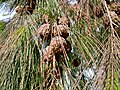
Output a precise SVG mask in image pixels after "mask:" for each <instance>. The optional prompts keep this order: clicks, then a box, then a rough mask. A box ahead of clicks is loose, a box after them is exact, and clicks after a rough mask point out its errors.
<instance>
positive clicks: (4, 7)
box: [0, 2, 16, 22]
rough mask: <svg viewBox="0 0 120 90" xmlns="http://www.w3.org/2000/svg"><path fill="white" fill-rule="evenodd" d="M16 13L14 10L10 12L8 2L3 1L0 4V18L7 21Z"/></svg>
mask: <svg viewBox="0 0 120 90" xmlns="http://www.w3.org/2000/svg"><path fill="white" fill-rule="evenodd" d="M15 14H16V12H15V10H14V11H11V12H10V7H9V4H8V3H6V2H4V3H2V4H1V5H0V20H3V21H5V22H8V21H9V20H10V19H12V18H13V16H14V15H15Z"/></svg>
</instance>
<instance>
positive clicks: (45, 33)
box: [36, 24, 51, 40]
mask: <svg viewBox="0 0 120 90" xmlns="http://www.w3.org/2000/svg"><path fill="white" fill-rule="evenodd" d="M49 27H50V24H43V25H41V26H40V27H39V29H38V30H37V32H36V33H37V34H40V37H41V38H42V40H46V39H47V40H48V39H49V38H50V37H51V36H50V29H49Z"/></svg>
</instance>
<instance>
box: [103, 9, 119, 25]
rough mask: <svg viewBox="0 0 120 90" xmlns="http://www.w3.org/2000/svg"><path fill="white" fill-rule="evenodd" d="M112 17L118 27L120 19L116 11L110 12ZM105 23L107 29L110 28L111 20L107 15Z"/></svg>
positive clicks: (104, 18) (104, 19)
mask: <svg viewBox="0 0 120 90" xmlns="http://www.w3.org/2000/svg"><path fill="white" fill-rule="evenodd" d="M110 17H111V18H112V22H113V23H115V24H116V25H119V24H120V19H119V17H118V15H117V14H116V13H115V12H114V11H110ZM103 22H104V25H105V27H108V26H110V20H109V17H108V15H107V13H106V14H105V15H104V17H103Z"/></svg>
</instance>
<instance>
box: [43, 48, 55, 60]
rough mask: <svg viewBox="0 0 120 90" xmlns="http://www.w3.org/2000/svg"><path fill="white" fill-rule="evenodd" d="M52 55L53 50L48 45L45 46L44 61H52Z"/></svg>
mask: <svg viewBox="0 0 120 90" xmlns="http://www.w3.org/2000/svg"><path fill="white" fill-rule="evenodd" d="M53 56H54V53H53V50H52V48H51V47H50V46H47V47H46V50H45V52H44V59H43V60H44V61H45V62H46V61H48V62H49V61H52V60H53Z"/></svg>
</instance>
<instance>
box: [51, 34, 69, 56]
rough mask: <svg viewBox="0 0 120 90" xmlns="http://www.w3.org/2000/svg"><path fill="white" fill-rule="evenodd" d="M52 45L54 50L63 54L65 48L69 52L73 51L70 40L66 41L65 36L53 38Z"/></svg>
mask: <svg viewBox="0 0 120 90" xmlns="http://www.w3.org/2000/svg"><path fill="white" fill-rule="evenodd" d="M50 47H51V48H52V50H53V52H54V53H55V54H58V55H60V54H63V51H64V50H65V51H66V52H67V53H69V52H70V51H71V45H70V43H69V41H66V40H65V39H64V38H63V37H60V36H56V37H54V38H52V40H51V42H50Z"/></svg>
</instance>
